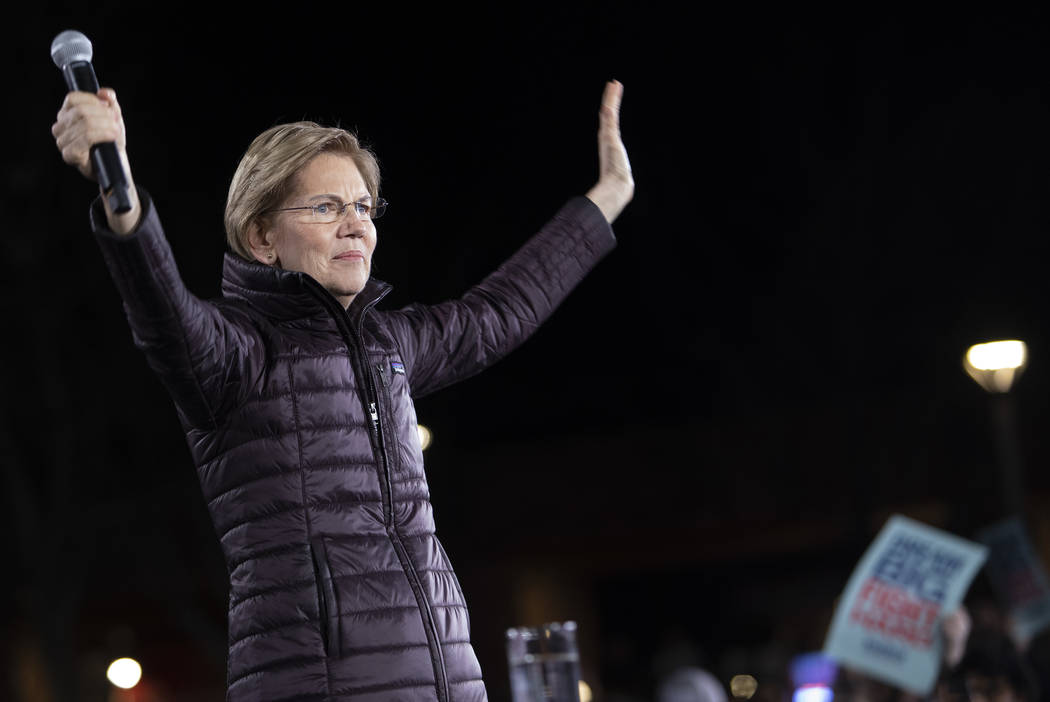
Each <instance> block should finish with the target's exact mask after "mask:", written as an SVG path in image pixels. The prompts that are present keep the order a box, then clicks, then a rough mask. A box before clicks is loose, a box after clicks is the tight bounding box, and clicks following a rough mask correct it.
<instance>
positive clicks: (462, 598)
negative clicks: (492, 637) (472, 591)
mask: <svg viewBox="0 0 1050 702" xmlns="http://www.w3.org/2000/svg"><path fill="white" fill-rule="evenodd" d="M432 538H433V539H434V543H436V544H437V547H438V549H439V550H440V551H441V556H442V557H443V558H444V559H445V564H446V565H447V566H448V573H449V575H451V576H452V582H453V583H455V584H456V590H458V591H459V601H460V602H462V603H463V607H464V609H465V610H466V613H467V636H468V637H469V636H470V607H467V598H466V596H465V595H464V594H463V587H462V586H461V585H460V584H459V577H458V576H457V575H456V571H455V569H453V568H452V561H450V560H449V559H448V553H446V552H445V547H444V546H443V545H442V544H441V542H440V541H439V540H438V537H437V536H434V537H432Z"/></svg>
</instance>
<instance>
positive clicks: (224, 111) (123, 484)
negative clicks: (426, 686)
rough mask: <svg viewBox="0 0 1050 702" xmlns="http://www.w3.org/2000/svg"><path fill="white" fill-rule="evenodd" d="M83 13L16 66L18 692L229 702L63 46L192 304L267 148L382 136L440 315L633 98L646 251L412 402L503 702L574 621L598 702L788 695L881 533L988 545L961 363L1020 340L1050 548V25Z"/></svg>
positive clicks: (396, 264) (1042, 529) (638, 249)
mask: <svg viewBox="0 0 1050 702" xmlns="http://www.w3.org/2000/svg"><path fill="white" fill-rule="evenodd" d="M85 8H87V9H81V10H80V11H73V10H69V9H63V8H60V7H58V6H55V5H49V4H48V3H31V4H27V5H26V6H25V7H23V8H22V9H21V11H20V13H21V14H20V15H19V16H18V17H17V18H15V17H8V20H10V21H8V22H5V31H4V36H5V40H4V42H3V43H4V45H5V46H4V48H3V49H2V50H0V58H2V59H3V63H4V65H5V66H6V67H7V68H8V71H7V73H8V78H7V81H6V83H7V89H6V95H5V97H4V109H3V110H2V112H3V117H2V119H3V125H4V129H3V131H2V133H3V134H4V135H5V142H6V143H5V146H4V148H3V149H2V150H0V154H2V155H0V159H2V168H0V208H2V209H0V212H2V216H3V221H4V223H5V232H4V234H3V236H0V281H2V282H0V314H2V320H3V327H4V329H3V337H4V340H5V341H4V343H3V344H0V348H2V353H3V357H2V359H3V367H4V372H3V373H2V374H0V398H2V401H0V462H2V468H3V472H2V476H3V480H4V485H3V492H4V494H5V495H6V498H5V503H4V506H3V514H4V521H3V522H2V527H3V533H4V534H5V535H6V537H7V538H5V539H4V540H3V541H4V544H5V546H6V548H5V549H4V551H3V553H2V554H0V556H2V558H3V559H4V561H5V564H4V570H5V571H6V574H5V575H4V577H3V582H4V584H5V585H6V588H5V589H6V594H7V601H8V603H9V606H7V607H4V608H3V609H2V610H0V611H2V614H0V626H2V630H0V631H2V633H3V636H0V640H2V641H3V646H2V651H0V652H2V653H3V656H4V657H5V660H4V661H3V662H2V666H0V670H2V672H0V676H2V677H0V698H3V699H16V700H66V699H70V700H74V699H75V700H95V699H106V696H107V695H108V694H110V693H109V692H107V690H106V683H105V681H104V670H105V666H106V664H107V663H108V662H109V660H111V659H112V658H115V657H118V656H120V655H134V656H135V657H137V658H138V659H139V660H141V661H142V662H143V666H144V668H145V670H146V676H147V682H146V683H144V684H148V685H150V686H152V687H151V688H150V689H152V691H153V692H152V694H154V695H155V699H158V700H218V699H221V698H222V690H223V680H224V676H225V637H226V633H225V598H226V584H225V568H224V566H223V563H222V558H221V555H220V552H219V549H218V544H217V541H216V539H215V536H214V534H213V532H212V529H211V525H210V523H209V521H208V518H207V514H206V511H205V509H204V503H203V499H202V498H201V497H200V494H199V490H198V487H197V483H196V476H195V474H194V471H193V468H192V465H191V462H190V458H189V452H188V450H187V448H186V446H185V443H184V440H183V435H182V432H181V430H180V428H179V425H178V422H177V419H176V416H175V413H174V411H173V408H172V406H171V403H170V402H169V400H168V399H167V397H166V395H165V393H164V390H163V388H162V387H161V385H160V383H159V382H158V381H156V380H155V379H154V378H153V376H152V374H151V372H150V371H149V369H148V367H147V366H146V363H145V361H144V359H143V358H142V357H141V356H140V354H139V353H138V352H137V351H136V350H135V349H134V347H133V346H132V343H131V336H130V332H129V331H128V329H127V326H126V322H125V320H124V316H123V312H122V309H121V305H120V300H119V298H118V296H117V294H116V292H115V290H114V288H113V286H112V284H111V282H110V281H109V278H108V274H107V272H106V270H105V268H104V266H103V264H102V260H101V257H100V256H99V254H98V251H97V248H96V246H95V244H94V241H93V240H92V237H91V234H90V230H89V228H88V224H87V208H88V204H89V203H90V201H91V198H92V197H93V186H92V185H91V184H89V183H87V182H86V181H84V180H83V179H82V178H80V176H79V175H78V174H77V173H75V172H74V171H73V170H72V169H70V168H69V167H67V166H65V165H64V164H63V163H62V161H61V158H60V156H59V154H58V152H57V150H56V149H55V147H54V143H53V141H52V138H51V134H50V131H49V129H50V126H51V124H52V122H53V120H54V116H55V113H56V112H57V111H58V108H59V106H60V104H61V101H62V97H63V94H64V85H63V83H62V78H61V75H60V73H59V71H58V70H57V69H56V68H55V67H54V66H53V65H52V63H51V61H50V56H49V54H48V50H49V46H50V43H51V40H52V38H53V37H54V35H55V34H57V33H58V32H59V31H61V30H63V29H67V28H76V29H79V30H81V31H83V32H84V33H86V34H87V35H88V36H89V37H90V38H91V39H92V41H93V43H94V46H95V61H94V64H95V69H96V71H97V72H98V74H99V78H100V81H101V82H102V83H103V85H109V86H112V87H114V88H115V89H116V91H117V93H118V96H119V98H120V101H121V105H122V107H123V111H124V116H125V121H126V124H127V130H128V153H129V156H130V159H131V163H132V169H133V173H134V176H135V179H136V181H137V182H138V183H139V184H140V185H142V186H144V187H145V188H146V189H148V190H149V192H150V193H151V194H152V195H153V197H154V200H155V202H156V205H157V208H158V211H159V213H160V215H161V218H162V221H163V222H164V224H165V228H166V231H167V234H168V237H169V239H170V241H171V243H172V247H173V249H174V251H175V255H176V258H177V260H178V261H179V264H180V267H181V270H182V272H183V275H184V277H185V279H186V281H187V283H188V285H189V287H190V289H191V290H193V291H195V292H196V293H197V294H199V295H201V296H205V297H211V296H214V295H217V294H218V290H219V276H220V271H221V265H222V256H223V253H224V251H225V236H224V233H223V231H222V212H223V207H224V204H225V197H226V189H227V187H228V185H229V180H230V177H231V176H232V174H233V171H234V169H235V167H236V165H237V162H238V160H239V158H240V156H241V154H242V153H243V151H244V149H245V148H246V147H247V145H248V143H249V142H250V141H251V139H252V138H253V137H254V136H255V135H256V134H258V133H259V132H261V131H262V130H264V129H266V128H267V127H269V126H272V125H273V124H276V123H279V122H284V121H294V120H298V119H303V118H307V119H314V120H317V121H321V122H324V123H329V124H336V123H337V124H340V125H342V126H345V127H348V128H351V129H354V130H356V131H358V132H359V134H360V135H361V136H362V137H363V139H364V140H365V141H366V142H367V143H368V144H370V145H371V146H372V147H373V148H374V150H375V151H376V152H377V153H378V155H379V158H380V162H381V166H382V168H383V177H384V180H383V187H382V191H383V195H384V196H385V197H386V198H387V199H389V200H390V201H391V203H392V205H391V208H390V211H389V213H388V214H387V216H386V217H385V218H384V219H383V220H381V222H380V223H379V245H378V249H377V252H376V257H375V263H374V268H373V271H374V273H375V275H376V276H377V277H380V278H382V279H384V280H386V281H388V282H390V283H392V284H393V285H394V292H393V294H392V295H391V296H390V297H388V298H387V302H386V303H385V304H387V305H388V306H400V305H403V304H407V303H408V302H410V301H424V302H436V301H439V300H442V299H444V298H446V297H449V296H454V295H457V294H460V293H461V292H463V291H464V290H465V289H466V288H467V287H468V286H469V285H470V284H472V283H474V282H476V281H477V280H479V279H480V278H481V277H482V276H484V275H485V274H486V273H487V272H488V271H490V270H491V269H492V268H494V267H495V266H496V265H497V264H498V263H499V262H500V261H501V260H503V258H504V257H506V256H507V255H509V254H510V253H511V252H513V251H514V250H515V248H516V247H517V246H518V245H519V244H520V243H522V242H523V241H524V240H525V239H526V238H527V237H528V236H529V235H530V234H531V233H532V232H533V231H535V230H536V229H537V228H538V227H539V226H540V225H542V223H543V222H544V221H545V220H546V219H547V218H548V217H549V216H550V215H551V214H553V213H554V211H555V210H556V209H557V208H558V207H559V206H560V205H561V204H562V203H563V202H564V201H565V200H566V199H567V198H568V197H570V196H572V195H576V194H582V193H583V192H585V191H586V190H587V189H588V188H589V187H590V186H591V185H592V184H593V182H594V179H595V178H596V174H597V156H596V149H595V130H596V128H597V108H598V104H599V98H600V96H601V90H602V85H603V82H604V81H605V80H607V79H609V78H617V79H619V80H620V81H621V82H623V83H624V85H625V96H624V101H623V109H622V131H623V139H624V142H625V143H626V145H627V150H628V153H629V154H630V157H631V161H632V166H633V169H634V174H635V180H636V183H637V190H636V196H635V200H634V202H633V203H632V204H631V205H630V206H629V207H628V208H627V210H626V211H625V212H624V214H623V215H622V217H621V218H620V219H619V220H617V222H616V223H615V231H616V234H617V237H618V240H619V246H618V248H617V250H616V251H615V252H614V253H613V254H612V255H611V256H610V257H609V258H607V259H606V260H605V261H604V262H603V263H602V264H601V265H600V266H599V267H598V268H597V269H596V270H595V272H594V273H593V274H592V275H591V276H590V278H589V279H588V280H587V281H585V283H584V284H583V285H582V286H581V287H580V288H579V290H578V291H577V292H576V293H574V295H573V296H572V297H571V298H570V299H569V300H568V302H567V303H566V304H565V305H564V306H563V307H562V309H561V310H560V311H559V312H558V313H557V315H556V316H555V317H554V318H553V319H552V320H551V321H550V322H549V323H548V324H547V325H546V326H545V327H544V328H543V329H541V330H540V331H539V333H537V334H536V336H535V337H534V338H533V339H532V341H531V342H530V343H529V344H527V345H526V346H525V347H523V348H522V349H520V350H519V351H517V352H516V353H515V354H514V355H513V356H511V357H510V358H508V359H506V360H505V361H503V362H501V363H500V364H499V365H498V366H496V367H494V368H492V369H491V370H490V371H488V372H487V373H486V374H484V375H482V376H480V377H478V378H475V379H472V380H470V381H467V382H465V383H463V384H462V385H460V386H458V387H455V388H452V389H449V390H446V391H444V392H442V393H440V394H438V395H435V396H433V397H428V398H424V399H422V400H420V401H419V403H418V407H417V409H418V412H419V416H420V419H421V421H422V422H423V423H425V424H427V425H429V426H430V427H431V428H432V429H433V431H434V437H435V438H434V444H433V446H432V448H431V449H430V450H429V451H428V452H427V462H428V476H429V481H430V486H431V490H432V495H433V500H434V504H435V511H436V515H437V523H438V526H439V533H440V535H441V537H442V539H443V541H444V543H445V545H446V547H447V549H448V551H449V553H450V554H451V557H452V560H453V562H454V563H455V565H456V568H457V571H458V573H459V576H460V578H461V580H462V582H463V587H464V589H465V591H466V594H467V599H468V602H469V603H470V605H471V613H472V622H473V630H474V631H473V636H474V641H475V646H476V649H477V651H478V655H479V657H480V659H481V663H482V667H483V668H484V670H485V671H486V675H487V679H488V686H489V694H490V697H491V698H492V699H493V700H494V701H498V700H506V699H508V697H509V686H508V684H507V682H506V681H507V678H506V663H505V656H504V652H503V642H502V637H503V631H504V630H505V629H506V628H507V627H508V626H511V625H516V624H538V623H541V622H543V621H552V620H560V619H569V618H574V619H576V620H578V621H579V622H580V627H581V629H580V631H581V650H582V652H583V657H584V661H583V662H584V677H585V678H586V679H588V681H589V682H591V684H592V686H593V687H594V688H595V694H596V696H595V699H596V700H645V699H651V698H652V696H653V689H654V687H655V685H656V681H657V679H658V676H659V675H660V673H661V672H662V670H663V668H662V666H663V667H666V666H667V665H668V663H667V661H668V660H672V659H673V658H674V656H676V655H678V656H681V655H682V651H684V650H689V649H688V648H687V646H686V645H685V643H684V642H689V645H690V646H692V647H693V648H694V649H695V650H696V655H697V659H696V661H697V662H698V663H701V664H703V665H705V666H706V667H708V668H709V669H711V670H712V671H715V672H717V673H718V674H719V675H721V676H723V677H725V676H729V675H732V674H735V673H742V672H750V673H755V674H756V675H757V677H758V678H759V681H760V685H761V684H762V682H763V677H762V671H763V670H767V669H768V670H770V671H773V670H774V669H775V668H776V664H775V661H777V660H781V659H782V658H783V657H784V656H786V655H790V654H792V653H798V652H802V651H808V650H814V649H817V648H819V647H820V646H821V643H822V640H823V634H824V630H825V627H826V624H827V619H828V617H829V615H830V611H831V607H832V605H833V601H834V598H835V597H836V596H837V595H838V594H839V592H840V591H841V588H842V587H843V585H844V584H845V581H846V578H847V576H848V574H849V572H850V570H851V568H852V567H853V565H854V564H855V563H856V561H857V559H858V558H859V557H860V555H861V553H862V552H863V550H864V548H865V547H866V546H867V544H868V543H869V542H870V540H871V538H872V537H873V536H874V534H875V533H876V531H877V530H878V529H879V528H880V527H881V526H882V524H883V522H884V521H885V519H886V517H887V516H888V515H889V514H891V513H895V512H899V513H904V514H908V515H910V516H913V517H915V518H917V519H920V520H922V521H925V522H927V523H929V524H933V525H935V526H939V527H941V528H945V529H948V530H951V531H954V532H955V533H958V534H960V535H962V536H967V537H969V536H972V535H973V533H974V532H975V531H976V530H977V529H978V528H979V527H981V526H983V525H984V524H986V523H987V522H989V521H991V520H993V519H995V518H996V517H998V516H1001V515H999V514H997V505H998V502H997V496H996V495H997V493H996V490H997V486H998V482H997V477H996V475H995V465H996V454H995V450H994V449H995V445H994V442H993V434H992V430H991V426H990V424H989V401H988V397H987V395H986V394H985V393H984V391H983V390H981V389H980V388H979V387H978V386H977V385H976V384H975V383H973V382H972V381H971V380H970V379H969V378H967V377H966V375H965V374H964V373H963V370H962V366H961V359H962V354H963V353H964V351H965V350H966V348H967V347H968V346H969V345H970V344H973V343H977V342H979V341H984V340H988V339H994V338H1021V339H1024V340H1025V341H1027V343H1028V345H1029V352H1030V364H1029V368H1028V370H1027V371H1026V372H1025V375H1024V377H1023V378H1022V379H1021V380H1020V382H1019V384H1018V386H1017V387H1016V389H1015V391H1014V400H1015V402H1016V409H1017V416H1018V429H1019V435H1020V441H1021V447H1022V450H1023V457H1024V461H1025V465H1026V469H1027V473H1026V488H1027V498H1028V505H1027V506H1028V514H1029V524H1030V526H1031V527H1032V530H1033V536H1034V538H1035V541H1036V543H1037V545H1038V546H1039V548H1040V549H1042V550H1044V551H1047V550H1050V520H1048V519H1047V518H1046V516H1045V515H1046V514H1047V511H1046V506H1048V505H1050V480H1048V479H1047V477H1046V471H1045V470H1044V466H1045V465H1046V462H1047V460H1048V458H1050V456H1048V455H1047V454H1048V449H1050V447H1048V446H1047V442H1046V441H1045V439H1044V436H1045V431H1044V427H1045V425H1046V422H1047V421H1048V420H1050V393H1048V392H1047V390H1048V387H1050V350H1048V349H1050V334H1048V325H1047V322H1046V320H1045V317H1046V314H1045V311H1046V303H1045V300H1046V297H1047V293H1048V292H1050V276H1048V275H1047V266H1046V261H1047V258H1048V254H1050V250H1048V246H1047V243H1046V241H1047V232H1048V231H1050V222H1048V215H1050V209H1048V207H1047V202H1048V199H1050V198H1048V195H1050V173H1048V169H1047V166H1046V164H1047V161H1048V155H1050V140H1048V138H1047V134H1048V125H1050V87H1048V86H1047V66H1048V60H1050V41H1048V40H1047V37H1048V36H1050V17H1047V16H1046V15H1043V14H1038V15H1036V14H1017V15H999V16H991V15H985V14H973V15H967V16H962V15H953V16H949V17H942V16H933V15H932V14H931V15H930V16H927V17H920V16H916V15H914V14H907V15H887V14H883V13H879V14H871V15H868V16H865V15H864V14H863V12H860V13H858V11H857V10H854V11H853V12H851V13H849V14H841V15H838V16H836V15H828V14H823V13H822V14H817V13H813V14H810V15H804V14H789V13H787V12H782V13H781V14H767V13H765V12H763V11H759V9H758V8H757V6H749V7H748V8H742V9H740V10H737V11H732V10H721V11H719V12H718V13H711V12H706V11H705V12H701V11H699V10H694V11H691V12H689V13H684V12H681V11H672V10H670V9H658V8H656V7H653V6H642V5H630V4H604V5H601V6H599V5H593V6H583V5H578V4H573V3H562V4H560V5H551V6H538V5H531V4H530V5H518V6H515V5H503V4H496V3H493V4H489V5H485V6H477V7H472V8H469V9H468V8H466V7H459V6H436V5H435V6H428V7H427V8H419V7H412V6H407V5H406V6H395V5H393V4H390V5H385V6H384V5H372V6H362V7H354V6H349V5H323V6H318V7H314V6H308V5H306V4H286V5H278V6H274V7H272V8H268V7H264V6H263V5H256V6H245V7H242V8H233V7H232V6H227V5H221V4H219V3H215V4H213V5H211V6H204V5H201V6H189V5H179V6H166V7H165V8H162V9H158V8H154V7H149V8H147V7H146V6H144V5H140V4H132V3H116V2H108V3H107V2H102V3H93V4H91V5H90V7H88V5H87V4H85ZM982 586H983V585H982V581H981V580H978V582H977V584H976V585H975V588H981V587H982ZM675 652H677V653H675ZM770 661H774V663H771V662H770ZM770 676H775V672H770ZM726 679H728V678H727V677H726Z"/></svg>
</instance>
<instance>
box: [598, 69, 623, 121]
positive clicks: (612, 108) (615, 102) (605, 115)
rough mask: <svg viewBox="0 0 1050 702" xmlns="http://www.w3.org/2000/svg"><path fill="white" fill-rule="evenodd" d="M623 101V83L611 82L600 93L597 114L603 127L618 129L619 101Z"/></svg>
mask: <svg viewBox="0 0 1050 702" xmlns="http://www.w3.org/2000/svg"><path fill="white" fill-rule="evenodd" d="M622 99H623V83H621V82H620V81H618V80H611V81H609V82H608V83H606V84H605V92H604V93H602V107H601V110H600V111H599V112H598V114H599V116H600V118H601V123H602V126H603V127H612V128H614V129H619V128H620V101H621V100H622Z"/></svg>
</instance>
